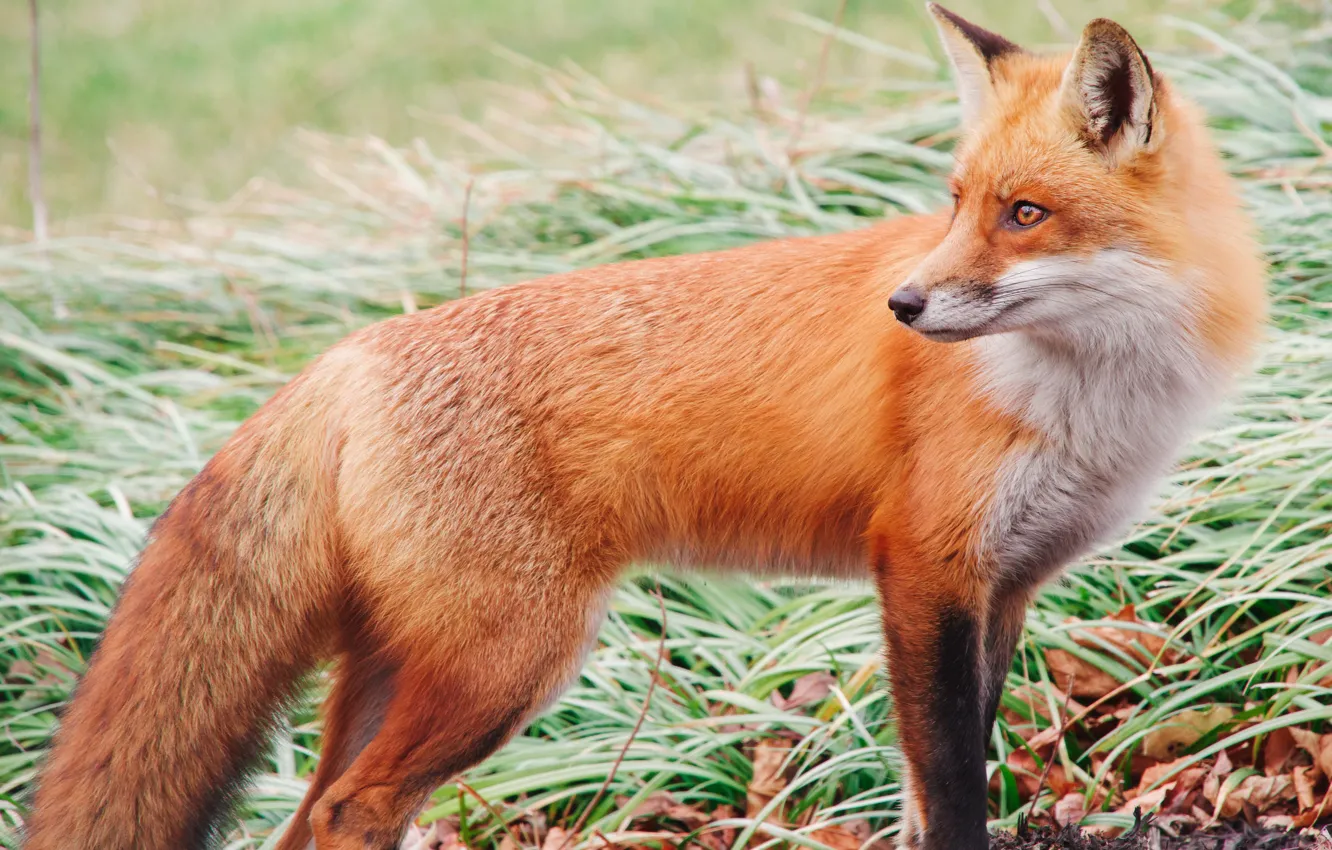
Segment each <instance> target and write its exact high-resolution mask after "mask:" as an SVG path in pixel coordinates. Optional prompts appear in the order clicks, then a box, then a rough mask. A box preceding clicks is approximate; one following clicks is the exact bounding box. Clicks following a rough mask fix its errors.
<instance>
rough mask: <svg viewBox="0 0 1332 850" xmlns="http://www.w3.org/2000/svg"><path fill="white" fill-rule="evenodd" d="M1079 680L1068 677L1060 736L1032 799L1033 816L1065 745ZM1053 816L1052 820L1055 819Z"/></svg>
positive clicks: (1070, 675) (1072, 675)
mask: <svg viewBox="0 0 1332 850" xmlns="http://www.w3.org/2000/svg"><path fill="white" fill-rule="evenodd" d="M1076 679H1077V676H1076V675H1075V674H1072V673H1070V674H1069V676H1068V690H1067V691H1065V692H1064V710H1063V711H1061V712H1059V734H1058V736H1057V737H1056V738H1055V741H1054V748H1053V749H1051V750H1050V757H1049V758H1048V759H1046V760H1045V769H1044V770H1042V771H1041V778H1040V780H1038V781H1037V783H1036V793H1035V794H1033V795H1032V797H1031V815H1029V816H1028V817H1029V818H1030V817H1032V816H1034V815H1035V814H1036V804H1037V803H1038V802H1040V799H1041V791H1042V790H1044V788H1045V780H1047V779H1049V778H1050V768H1052V767H1054V762H1055V754H1056V753H1057V752H1059V745H1060V744H1061V743H1063V740H1064V734H1065V733H1066V732H1068V704H1069V702H1071V701H1072V700H1073V682H1074V681H1075V680H1076ZM1053 817H1054V816H1053V815H1051V819H1053Z"/></svg>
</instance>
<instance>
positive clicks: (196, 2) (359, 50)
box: [0, 0, 1199, 229]
mask: <svg viewBox="0 0 1332 850" xmlns="http://www.w3.org/2000/svg"><path fill="white" fill-rule="evenodd" d="M838 2H839V0H783V2H781V3H779V4H772V3H767V2H761V0H693V2H680V0H635V2H625V3H607V2H603V1H602V0H539V2H532V0H450V2H431V1H430V0H336V1H334V0H283V2H281V3H272V2H268V0H229V2H226V3H213V2H207V0H41V8H42V20H43V23H44V35H43V39H42V46H43V50H44V60H45V61H44V67H45V72H44V80H43V83H44V85H43V98H44V105H45V109H44V131H45V136H46V168H45V172H46V183H47V195H48V198H49V202H50V206H51V214H52V217H53V220H54V221H55V222H57V223H58V224H59V223H64V225H65V226H66V227H71V226H75V224H80V225H82V226H81V229H85V228H86V225H83V222H84V220H86V219H87V218H88V217H89V216H107V215H113V214H114V215H149V216H154V217H161V216H163V215H167V214H169V213H170V211H171V203H170V200H171V199H172V198H177V197H184V198H222V197H226V196H227V195H229V194H231V193H232V192H234V191H236V190H237V189H238V188H240V187H241V186H242V185H243V184H244V183H245V182H246V181H247V180H249V179H250V178H251V177H254V176H255V175H258V174H261V173H263V174H270V175H271V174H274V173H277V174H282V173H285V172H286V170H287V169H288V168H289V167H290V163H289V162H288V161H287V160H286V158H285V157H284V156H283V155H282V153H283V142H284V141H285V140H286V139H287V138H288V137H289V134H290V132H291V129H292V128H293V127H295V126H306V127H311V128H317V129H321V130H324V131H329V132H335V133H349V134H357V135H359V134H365V133H373V134H375V135H377V136H380V137H383V138H386V139H389V140H390V141H394V142H396V143H406V142H408V141H410V140H411V139H412V138H415V137H417V136H421V137H424V138H426V139H427V140H430V141H432V142H434V143H436V144H442V143H448V144H450V145H456V144H459V143H461V142H463V141H464V140H465V138H466V136H465V134H463V133H460V132H459V130H458V128H457V125H456V119H457V118H458V117H459V116H460V115H461V116H468V117H472V118H475V117H478V116H480V115H482V114H484V113H485V112H486V111H487V108H488V107H490V106H491V105H492V104H493V102H494V99H495V97H496V93H495V89H494V86H493V85H486V84H485V83H497V82H507V83H520V84H523V85H526V84H528V83H529V81H530V79H531V77H530V75H529V74H526V73H524V72H523V71H522V69H520V68H518V67H516V66H515V65H514V64H513V63H512V62H511V61H509V60H507V59H505V58H504V57H503V56H501V55H498V54H497V53H496V52H495V50H494V49H493V48H494V47H495V46H496V45H502V46H504V47H506V48H508V49H511V50H513V51H516V52H518V53H520V54H523V55H525V56H530V57H532V58H534V59H536V60H538V61H541V62H545V63H554V62H557V61H560V60H564V59H569V60H572V61H575V62H578V63H581V64H582V65H584V66H585V67H587V68H589V69H590V70H592V71H593V72H595V73H597V74H599V75H602V76H604V77H605V78H607V79H611V80H614V81H615V82H616V83H617V86H619V88H620V89H621V90H622V91H624V90H632V91H637V92H640V93H642V94H643V95H644V96H645V97H649V98H661V99H663V100H665V101H667V102H677V101H679V100H682V99H694V98H700V97H706V98H707V99H709V100H716V99H717V96H718V90H719V89H720V90H721V92H722V93H723V95H722V96H723V97H725V98H726V99H727V100H729V101H730V102H734V103H742V102H743V101H744V92H745V84H744V74H743V68H744V65H745V63H746V62H750V63H752V64H753V66H754V67H755V69H756V71H757V72H758V73H760V74H764V75H773V76H774V77H776V78H777V79H779V80H781V81H783V82H785V83H787V84H788V85H791V86H795V87H797V88H798V87H799V86H800V85H801V84H803V82H804V81H805V80H807V79H808V77H809V75H810V68H811V66H812V64H813V61H814V58H815V56H816V54H817V52H818V47H819V37H818V36H817V34H815V33H812V32H811V31H809V30H808V29H807V28H805V27H802V26H800V25H799V24H797V23H793V22H792V21H791V20H790V19H789V18H788V17H787V15H788V13H792V12H803V13H808V14H812V15H816V16H819V17H823V18H831V17H832V16H833V15H834V14H835V11H836V9H837V6H838ZM955 5H956V7H957V8H958V10H959V11H961V12H964V13H974V14H975V15H976V16H977V17H978V18H980V19H987V13H986V12H985V11H984V8H985V4H983V3H981V2H979V0H958V2H957V3H956V4H955ZM1024 5H1025V8H1023V9H1021V10H1018V9H1007V10H1005V12H1004V14H1003V17H1002V19H1001V21H996V23H999V22H1002V23H1003V24H1004V26H1005V28H1006V30H1007V31H1009V32H1010V33H1012V34H1014V35H1015V36H1022V37H1025V38H1033V39H1038V40H1046V41H1048V40H1050V39H1052V38H1054V37H1055V34H1054V33H1052V32H1051V27H1050V25H1049V23H1048V22H1047V21H1046V19H1045V17H1044V16H1043V15H1041V13H1040V12H1039V11H1038V10H1037V9H1036V7H1035V5H1034V4H1024ZM1058 5H1059V7H1060V9H1061V10H1062V12H1063V13H1064V15H1066V16H1067V17H1068V18H1069V20H1071V21H1082V20H1085V19H1086V18H1087V17H1089V16H1091V15H1092V14H1094V13H1097V12H1098V10H1099V12H1100V13H1113V14H1115V15H1117V16H1119V17H1121V18H1124V20H1125V22H1126V23H1143V22H1145V20H1146V18H1147V16H1146V14H1144V12H1145V10H1147V9H1152V8H1154V7H1155V6H1159V4H1153V3H1151V2H1148V0H1117V2H1113V3H1106V2H1104V0H1100V2H1094V0H1067V2H1060V3H1059V4H1058ZM1198 7H1199V0H1175V2H1173V3H1171V4H1170V8H1171V10H1172V11H1176V12H1185V13H1187V12H1191V11H1193V10H1195V9H1197V8H1198ZM992 18H993V12H991V13H989V19H992ZM846 20H847V23H848V24H849V25H851V26H853V27H855V28H856V29H857V30H858V31H861V32H865V33H867V34H869V35H871V36H873V37H875V38H877V39H880V40H882V41H884V42H885V43H889V44H891V45H893V46H894V47H896V48H898V49H901V50H905V51H910V52H912V53H914V54H918V55H920V56H923V57H925V58H926V59H928V58H929V57H930V56H931V55H936V56H937V55H938V54H937V52H936V51H935V48H934V46H933V37H932V33H931V32H930V30H929V27H930V25H929V23H928V22H927V20H926V18H925V15H924V11H923V2H917V0H850V2H849V3H848V7H847V13H846ZM27 49H28V39H27V16H26V3H23V2H19V0H14V2H10V3H6V4H3V6H0V223H8V224H12V225H16V226H25V227H26V226H27V225H28V223H29V212H28V205H27V201H26V187H27V172H26V167H27V166H26V147H25V138H26V132H27V107H26V92H27V73H28V72H27ZM832 68H833V71H834V73H837V72H840V71H850V70H855V71H857V72H858V73H861V74H863V75H864V76H865V77H866V78H867V79H870V78H875V77H885V78H887V77H892V78H899V77H901V76H902V75H903V74H904V73H907V74H909V73H912V72H913V66H912V64H910V63H904V62H902V61H898V60H894V59H892V58H891V57H885V56H882V55H877V54H873V53H869V52H865V51H855V50H839V51H837V52H835V54H834V55H833V57H832ZM914 70H915V71H916V72H919V69H914ZM930 76H932V75H930ZM791 94H792V95H793V94H794V93H791ZM508 106H509V107H510V108H513V107H514V106H516V104H514V103H512V102H511V101H510V102H509V103H508ZM518 108H519V109H521V107H518ZM70 219H74V220H75V222H74V223H70V222H69V220H70Z"/></svg>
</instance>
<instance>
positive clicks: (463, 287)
mask: <svg viewBox="0 0 1332 850" xmlns="http://www.w3.org/2000/svg"><path fill="white" fill-rule="evenodd" d="M475 182H476V180H475V179H474V178H472V177H468V178H467V188H466V189H463V212H462V225H461V226H462V270H461V271H460V272H459V276H458V297H459V298H465V297H467V252H468V249H469V247H470V246H471V242H472V237H471V234H470V233H469V232H468V230H467V212H468V210H469V209H470V208H471V206H472V185H473V184H474V183H475Z"/></svg>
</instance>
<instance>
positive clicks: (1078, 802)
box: [1052, 791, 1087, 826]
mask: <svg viewBox="0 0 1332 850" xmlns="http://www.w3.org/2000/svg"><path fill="white" fill-rule="evenodd" d="M1052 816H1053V817H1054V820H1055V823H1057V824H1059V825H1060V826H1069V825H1070V824H1077V823H1082V819H1083V818H1085V817H1086V816H1087V800H1086V797H1085V796H1084V795H1083V794H1081V793H1079V792H1077V791H1070V792H1069V793H1067V794H1065V795H1064V796H1062V797H1060V798H1059V802H1057V803H1055V804H1054V811H1053V812H1052Z"/></svg>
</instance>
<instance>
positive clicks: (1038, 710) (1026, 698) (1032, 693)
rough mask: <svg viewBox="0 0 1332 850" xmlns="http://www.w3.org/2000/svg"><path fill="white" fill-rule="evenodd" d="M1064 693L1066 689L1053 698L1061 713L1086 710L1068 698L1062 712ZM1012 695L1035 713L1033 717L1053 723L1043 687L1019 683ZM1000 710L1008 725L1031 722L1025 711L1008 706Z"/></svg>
mask: <svg viewBox="0 0 1332 850" xmlns="http://www.w3.org/2000/svg"><path fill="white" fill-rule="evenodd" d="M1066 693H1067V689H1065V690H1064V691H1061V692H1060V693H1058V694H1056V695H1055V700H1056V703H1057V705H1059V706H1060V713H1061V714H1062V713H1067V714H1070V715H1078V714H1082V713H1083V712H1084V711H1086V710H1087V707H1086V706H1085V705H1083V704H1082V703H1080V702H1078V701H1077V700H1074V699H1070V700H1068V701H1067V712H1064V710H1063V707H1064V705H1065V700H1064V695H1065V694H1066ZM1013 696H1015V697H1017V698H1018V699H1019V700H1021V701H1022V702H1023V704H1025V705H1026V706H1027V707H1028V708H1029V709H1030V710H1031V714H1033V715H1035V717H1037V718H1040V719H1041V720H1045V721H1049V722H1051V723H1053V721H1051V720H1050V700H1049V698H1048V696H1047V695H1046V693H1045V691H1044V690H1043V689H1041V688H1037V687H1036V686H1035V685H1021V686H1019V687H1018V688H1015V689H1014V690H1013ZM1001 711H1002V713H1003V715H1004V719H1005V720H1007V721H1008V725H1009V726H1023V725H1030V724H1031V723H1032V722H1033V721H1032V719H1031V717H1029V716H1028V714H1027V713H1025V712H1018V711H1015V710H1013V709H1011V708H1009V707H1008V706H1003V707H1002V708H1001ZM1053 725H1055V726H1058V724H1057V723H1053Z"/></svg>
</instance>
